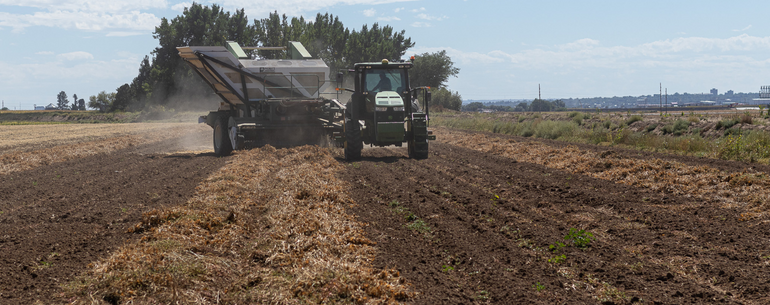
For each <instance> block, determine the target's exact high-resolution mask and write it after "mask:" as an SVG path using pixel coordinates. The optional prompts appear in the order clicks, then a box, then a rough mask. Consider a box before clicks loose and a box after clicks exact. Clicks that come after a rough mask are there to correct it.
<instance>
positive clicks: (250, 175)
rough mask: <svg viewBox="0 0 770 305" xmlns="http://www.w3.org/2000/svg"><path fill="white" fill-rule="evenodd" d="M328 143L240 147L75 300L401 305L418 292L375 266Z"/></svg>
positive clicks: (87, 281)
mask: <svg viewBox="0 0 770 305" xmlns="http://www.w3.org/2000/svg"><path fill="white" fill-rule="evenodd" d="M341 169H343V166H341V165H340V164H339V163H338V162H337V161H336V160H335V159H334V158H333V157H332V156H331V154H330V152H329V151H328V150H327V149H323V148H318V147H315V146H304V147H299V148H293V149H281V150H276V149H274V148H272V147H269V146H268V147H264V148H261V149H254V150H251V151H246V152H239V153H237V154H236V155H235V156H234V157H233V159H232V160H231V161H230V162H229V163H228V164H227V165H226V166H225V167H224V168H223V169H222V170H220V171H219V172H217V173H215V174H213V175H212V176H211V177H209V178H208V179H207V180H206V181H205V182H203V183H202V184H201V185H200V186H198V188H197V192H196V194H195V196H194V197H193V198H192V199H191V200H190V201H189V202H188V203H187V204H185V205H184V206H180V207H173V208H169V209H164V210H161V211H152V212H149V213H146V214H145V215H144V219H143V221H142V222H141V223H140V224H137V225H136V226H135V227H134V228H133V229H132V231H134V232H137V233H141V234H142V238H141V241H139V242H137V243H134V244H130V245H128V246H125V247H123V248H122V249H120V250H118V251H116V252H115V253H114V254H113V255H112V256H111V257H109V258H107V259H105V260H102V261H99V262H97V263H94V264H93V265H92V266H91V268H90V270H88V272H87V273H86V274H85V275H84V276H82V277H81V278H79V279H78V280H77V281H75V282H72V283H70V286H69V292H68V293H69V294H70V295H71V296H72V297H73V298H74V299H75V302H74V303H81V304H83V303H90V302H91V300H108V301H113V302H120V303H128V302H135V303H155V302H157V303H164V304H166V303H175V304H176V303H179V304H193V303H194V304H248V303H270V304H302V303H366V304H379V303H393V302H399V301H405V300H408V299H409V298H411V297H413V296H414V295H415V293H414V292H411V291H410V289H409V287H408V285H406V284H405V283H404V280H403V279H402V278H401V277H400V276H399V272H398V271H395V270H390V269H386V270H381V269H377V268H373V267H372V265H371V264H372V260H373V259H374V255H375V248H374V243H373V242H372V241H370V240H369V239H367V238H366V237H365V235H364V231H363V228H364V225H363V224H361V223H359V222H357V221H356V220H355V219H354V218H353V217H352V216H350V215H348V214H347V213H346V212H345V207H346V206H349V205H353V204H354V202H353V201H352V200H351V199H350V197H349V196H348V194H347V192H346V184H345V183H343V182H341V181H340V180H338V179H337V178H336V174H337V172H338V171H340V170H341Z"/></svg>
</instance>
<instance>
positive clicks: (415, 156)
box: [407, 140, 428, 159]
mask: <svg viewBox="0 0 770 305" xmlns="http://www.w3.org/2000/svg"><path fill="white" fill-rule="evenodd" d="M414 142H415V141H414V140H410V141H409V142H408V144H407V145H408V146H409V147H408V149H409V158H410V159H428V152H427V151H424V152H417V151H415V147H416V144H415V143H414ZM426 142H427V140H426ZM425 145H426V146H427V145H428V143H425Z"/></svg>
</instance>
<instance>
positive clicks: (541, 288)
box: [532, 282, 545, 292]
mask: <svg viewBox="0 0 770 305" xmlns="http://www.w3.org/2000/svg"><path fill="white" fill-rule="evenodd" d="M532 288H535V290H537V292H541V291H543V290H545V285H543V284H540V282H537V283H535V284H534V285H532Z"/></svg>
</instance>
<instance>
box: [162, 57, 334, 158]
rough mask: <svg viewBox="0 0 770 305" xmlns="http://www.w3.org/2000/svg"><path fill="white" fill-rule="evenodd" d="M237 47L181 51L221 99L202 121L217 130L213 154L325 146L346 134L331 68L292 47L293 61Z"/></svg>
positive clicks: (291, 58)
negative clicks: (263, 147) (251, 53)
mask: <svg viewBox="0 0 770 305" xmlns="http://www.w3.org/2000/svg"><path fill="white" fill-rule="evenodd" d="M244 49H246V50H249V49H271V50H276V49H282V50H283V49H287V48H282V47H279V48H256V47H252V48H249V47H245V48H242V47H241V46H240V45H238V43H236V42H227V45H226V46H186V47H178V48H177V50H179V56H181V57H182V58H183V59H184V60H185V61H186V62H187V63H188V64H189V65H190V67H191V68H192V69H193V70H194V71H195V72H196V73H198V74H199V75H200V76H201V78H202V79H203V80H205V81H206V82H207V83H208V84H209V85H210V86H211V88H212V89H213V90H214V92H215V93H216V94H217V95H218V96H219V97H220V98H221V99H222V102H221V103H220V105H219V108H218V109H217V110H216V111H211V112H209V114H208V115H206V116H202V117H201V118H200V119H199V122H205V123H206V124H208V125H209V126H211V127H212V128H214V151H215V153H216V154H217V155H227V154H229V153H230V152H231V151H232V150H233V149H242V148H244V147H245V146H247V145H252V146H261V145H264V144H271V145H274V146H289V145H297V144H321V143H322V142H327V141H328V140H329V139H330V138H331V137H332V134H333V133H334V132H341V131H342V130H343V126H342V119H343V111H344V108H345V107H344V106H343V105H342V104H340V103H339V102H338V101H337V100H336V99H333V98H332V97H335V94H336V92H335V91H334V90H333V88H334V87H332V86H331V84H332V83H333V81H331V80H330V78H329V76H330V73H329V67H328V66H327V65H326V64H325V63H324V62H323V61H322V60H320V59H312V58H310V56H309V54H308V52H307V51H306V50H305V48H304V47H303V46H302V44H300V43H299V42H291V43H290V45H289V48H288V50H287V51H288V53H289V57H290V59H254V58H251V57H249V56H248V55H247V54H246V52H245V51H244Z"/></svg>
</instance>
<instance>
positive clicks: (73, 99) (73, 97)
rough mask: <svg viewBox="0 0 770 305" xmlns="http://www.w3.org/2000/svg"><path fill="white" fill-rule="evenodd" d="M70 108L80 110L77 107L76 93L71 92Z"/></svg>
mask: <svg viewBox="0 0 770 305" xmlns="http://www.w3.org/2000/svg"><path fill="white" fill-rule="evenodd" d="M70 109H72V110H80V108H79V107H78V95H77V94H73V95H72V106H70Z"/></svg>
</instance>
